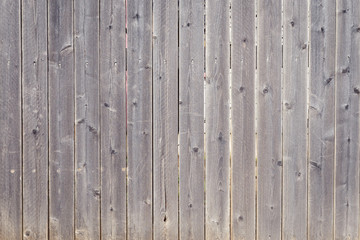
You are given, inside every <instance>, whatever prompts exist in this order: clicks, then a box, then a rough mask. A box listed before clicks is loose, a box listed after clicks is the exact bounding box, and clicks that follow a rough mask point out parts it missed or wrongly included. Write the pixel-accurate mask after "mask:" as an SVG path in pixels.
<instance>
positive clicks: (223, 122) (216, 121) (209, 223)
mask: <svg viewBox="0 0 360 240" xmlns="http://www.w3.org/2000/svg"><path fill="white" fill-rule="evenodd" d="M229 10H230V6H229V0H225V1H217V0H209V1H207V2H206V86H205V102H206V106H205V108H206V109H205V118H206V125H205V132H206V135H205V144H206V145H205V151H206V210H205V211H206V213H205V215H206V238H208V239H224V240H225V239H229V238H230V169H229V168H230V146H229V144H230V131H229V113H230V110H229V103H230V96H229V95H230V94H229V92H230V89H229V87H230V84H229V70H230V42H229V41H230V34H229V32H230V31H229Z"/></svg>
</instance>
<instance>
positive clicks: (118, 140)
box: [99, 0, 126, 240]
mask: <svg viewBox="0 0 360 240" xmlns="http://www.w3.org/2000/svg"><path fill="white" fill-rule="evenodd" d="M100 11H101V12H100V17H101V19H100V43H99V44H100V107H101V121H100V122H101V127H100V128H101V238H102V239H104V240H107V239H109V240H110V239H126V91H125V89H126V85H125V80H126V79H125V67H126V59H125V0H115V1H111V2H109V1H105V0H101V1H100Z"/></svg>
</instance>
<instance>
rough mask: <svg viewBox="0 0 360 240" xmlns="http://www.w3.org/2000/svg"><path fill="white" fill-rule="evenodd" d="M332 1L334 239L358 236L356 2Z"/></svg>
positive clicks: (359, 37) (359, 46) (359, 42)
mask: <svg viewBox="0 0 360 240" xmlns="http://www.w3.org/2000/svg"><path fill="white" fill-rule="evenodd" d="M336 3H337V5H336V17H337V20H336V82H335V91H336V99H335V101H336V103H335V106H336V109H335V111H336V135H335V136H336V139H335V141H336V143H335V146H336V165H335V167H336V168H335V170H336V174H335V176H336V180H335V201H336V202H335V214H336V215H335V239H359V94H360V69H359V66H360V62H359V60H360V4H359V1H355V0H341V1H337V2H336Z"/></svg>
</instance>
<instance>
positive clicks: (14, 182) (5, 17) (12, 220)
mask: <svg viewBox="0 0 360 240" xmlns="http://www.w3.org/2000/svg"><path fill="white" fill-rule="evenodd" d="M20 12H21V11H20V1H19V0H3V1H2V2H1V8H0V86H1V87H0V126H1V128H0V135H1V138H0V153H1V155H0V193H1V194H0V238H1V239H21V238H22V179H21V178H22V175H21V174H22V161H21V160H22V150H21V134H22V133H21V66H20V64H21V62H20V61H21V28H20V26H21V23H20Z"/></svg>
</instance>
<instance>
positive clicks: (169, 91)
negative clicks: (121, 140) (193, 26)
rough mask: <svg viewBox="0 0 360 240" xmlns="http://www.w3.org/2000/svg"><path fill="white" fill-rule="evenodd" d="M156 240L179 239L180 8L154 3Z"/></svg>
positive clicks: (171, 3)
mask: <svg viewBox="0 0 360 240" xmlns="http://www.w3.org/2000/svg"><path fill="white" fill-rule="evenodd" d="M153 163H154V165H153V179H154V186H153V187H154V189H153V194H154V196H153V198H154V203H153V207H154V210H153V214H154V216H153V219H154V220H153V224H154V229H153V239H178V193H179V191H178V180H179V178H178V4H177V2H174V1H171V0H155V1H154V2H153Z"/></svg>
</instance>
